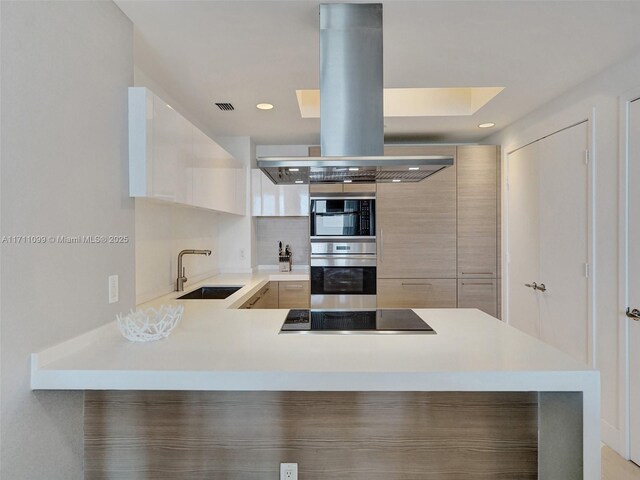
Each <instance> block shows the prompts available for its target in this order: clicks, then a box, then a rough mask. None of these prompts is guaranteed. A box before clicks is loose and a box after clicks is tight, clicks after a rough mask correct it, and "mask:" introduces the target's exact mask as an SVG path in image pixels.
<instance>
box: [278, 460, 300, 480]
mask: <svg viewBox="0 0 640 480" xmlns="http://www.w3.org/2000/svg"><path fill="white" fill-rule="evenodd" d="M280 480H298V464H297V463H281V464H280Z"/></svg>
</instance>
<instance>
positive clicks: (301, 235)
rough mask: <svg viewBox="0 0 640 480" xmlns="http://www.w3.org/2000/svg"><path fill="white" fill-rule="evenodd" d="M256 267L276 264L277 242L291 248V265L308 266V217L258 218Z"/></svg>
mask: <svg viewBox="0 0 640 480" xmlns="http://www.w3.org/2000/svg"><path fill="white" fill-rule="evenodd" d="M256 237H257V240H258V265H277V264H278V242H282V245H283V248H284V246H285V245H287V244H288V245H290V246H291V251H292V252H293V265H294V266H295V265H309V217H258V219H257V222H256Z"/></svg>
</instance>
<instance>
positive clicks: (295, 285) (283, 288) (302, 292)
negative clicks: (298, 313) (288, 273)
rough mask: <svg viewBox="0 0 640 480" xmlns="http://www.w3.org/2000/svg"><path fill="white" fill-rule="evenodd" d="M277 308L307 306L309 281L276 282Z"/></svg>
mask: <svg viewBox="0 0 640 480" xmlns="http://www.w3.org/2000/svg"><path fill="white" fill-rule="evenodd" d="M278 284H279V285H278V307H279V308H309V300H310V299H309V282H290V281H286V282H278Z"/></svg>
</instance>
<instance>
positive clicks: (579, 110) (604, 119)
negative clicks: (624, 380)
mask: <svg viewBox="0 0 640 480" xmlns="http://www.w3.org/2000/svg"><path fill="white" fill-rule="evenodd" d="M638 86H640V55H637V56H635V57H632V58H629V59H627V60H625V61H624V62H621V63H619V64H617V65H615V66H613V67H612V68H609V69H607V70H606V71H604V72H602V73H600V74H599V75H597V76H596V77H594V78H593V79H591V80H589V81H587V82H585V83H583V84H581V85H578V86H577V87H575V88H574V89H572V90H571V91H569V92H566V93H565V94H563V95H561V96H560V97H558V98H556V99H554V100H553V101H551V102H549V103H548V104H547V105H544V106H543V107H541V108H540V109H538V110H536V111H535V112H532V113H531V114H529V115H527V116H526V117H524V118H522V119H521V120H519V121H517V122H515V123H514V124H512V125H510V126H509V127H507V128H505V129H504V130H502V131H500V132H497V133H496V134H495V135H492V136H491V137H489V138H487V139H486V140H485V142H484V143H488V144H494V143H497V144H502V145H503V155H505V156H506V154H507V153H508V152H509V151H510V150H511V149H512V148H514V147H519V146H523V145H526V144H527V143H529V142H531V141H534V140H536V139H539V138H541V137H543V136H545V135H548V134H550V133H553V132H555V131H557V130H559V129H561V128H564V127H567V126H569V125H571V124H574V123H576V122H578V121H581V120H584V119H586V118H589V117H590V116H591V115H592V114H593V119H594V125H593V126H594V138H593V142H594V144H595V151H593V152H591V156H592V161H594V162H596V163H595V206H596V211H595V216H596V219H595V225H594V227H595V229H594V230H595V237H596V238H595V249H596V252H595V265H594V273H595V275H596V278H595V309H594V314H595V315H594V317H595V321H596V332H595V333H596V365H597V367H598V369H599V370H600V372H601V382H602V420H603V421H602V427H603V430H602V433H603V441H605V442H606V443H607V444H609V445H611V446H612V447H613V448H615V449H616V450H618V451H624V443H625V441H626V440H625V436H624V432H623V427H624V416H623V409H622V408H621V403H620V402H621V401H622V400H623V398H621V397H622V396H621V393H620V392H621V389H622V384H621V380H620V376H619V375H620V372H621V370H620V367H621V365H620V362H619V354H620V349H619V337H620V334H621V331H620V328H621V325H622V319H621V316H620V311H619V308H618V303H617V302H618V235H617V232H618V225H617V218H618V211H617V208H618V154H619V152H618V142H619V137H618V134H619V132H618V114H619V112H618V101H619V100H618V97H619V95H621V94H622V93H623V92H625V91H628V90H630V89H632V88H634V87H638ZM570 187H571V186H570V185H567V188H570ZM503 211H504V210H503Z"/></svg>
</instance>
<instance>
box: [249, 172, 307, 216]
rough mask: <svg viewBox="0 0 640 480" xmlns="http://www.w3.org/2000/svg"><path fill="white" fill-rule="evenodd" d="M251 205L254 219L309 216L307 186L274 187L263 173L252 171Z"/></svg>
mask: <svg viewBox="0 0 640 480" xmlns="http://www.w3.org/2000/svg"><path fill="white" fill-rule="evenodd" d="M251 203H252V205H251V212H252V215H253V216H254V217H304V216H309V185H274V183H273V182H272V181H271V180H269V178H268V177H267V176H266V175H265V174H264V173H262V172H261V171H260V170H258V169H253V170H251Z"/></svg>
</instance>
